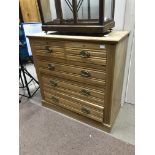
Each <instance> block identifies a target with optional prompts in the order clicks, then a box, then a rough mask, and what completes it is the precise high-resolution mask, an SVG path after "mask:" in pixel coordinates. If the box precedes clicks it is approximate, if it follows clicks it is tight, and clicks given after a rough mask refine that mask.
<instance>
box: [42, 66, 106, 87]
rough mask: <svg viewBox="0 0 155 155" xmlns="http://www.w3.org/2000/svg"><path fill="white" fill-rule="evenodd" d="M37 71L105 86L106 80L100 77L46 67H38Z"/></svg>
mask: <svg viewBox="0 0 155 155" xmlns="http://www.w3.org/2000/svg"><path fill="white" fill-rule="evenodd" d="M39 72H40V73H41V74H46V75H50V76H56V77H59V78H62V77H63V78H64V79H66V80H72V81H76V82H81V83H85V84H89V85H92V86H93V85H94V86H97V87H101V88H105V83H106V82H105V80H102V79H95V78H89V77H83V76H81V75H76V74H72V73H67V72H61V71H50V70H48V69H45V68H41V67H40V68H39Z"/></svg>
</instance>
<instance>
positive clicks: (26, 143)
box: [19, 102, 135, 155]
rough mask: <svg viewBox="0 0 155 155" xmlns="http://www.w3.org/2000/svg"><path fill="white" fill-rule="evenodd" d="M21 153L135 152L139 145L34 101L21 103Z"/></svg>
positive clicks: (113, 154) (94, 154)
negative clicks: (124, 140) (136, 146)
mask: <svg viewBox="0 0 155 155" xmlns="http://www.w3.org/2000/svg"><path fill="white" fill-rule="evenodd" d="M19 108H20V109H19V123H20V128H19V136H20V140H19V142H20V155H134V154H135V146H134V145H131V144H128V143H126V142H123V141H121V140H119V139H116V138H114V137H112V136H111V135H109V134H107V133H105V132H103V131H100V130H98V129H95V128H93V127H90V126H88V125H85V124H83V123H81V122H79V121H76V120H74V119H71V118H68V117H65V116H64V115H61V114H59V113H58V112H55V111H53V110H49V109H47V108H44V107H41V106H38V105H35V104H32V103H29V102H27V103H21V104H20V106H19Z"/></svg>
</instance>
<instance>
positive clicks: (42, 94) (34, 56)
mask: <svg viewBox="0 0 155 155" xmlns="http://www.w3.org/2000/svg"><path fill="white" fill-rule="evenodd" d="M29 40H30V45H31V49H32V55H33V61H34V66H35V68H36V72H37V77H38V80H39V86H40V92H41V96H42V98H43V99H44V98H45V96H44V92H43V84H42V80H41V75H40V72H39V66H38V64H37V61H38V60H37V57H36V55H35V52H34V51H35V49H34V46H33V41H34V40H33V39H29Z"/></svg>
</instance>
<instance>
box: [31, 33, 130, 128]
mask: <svg viewBox="0 0 155 155" xmlns="http://www.w3.org/2000/svg"><path fill="white" fill-rule="evenodd" d="M110 35H112V36H111V37H110V36H109V37H110V38H109V39H108V40H106V39H105V38H103V37H85V36H82V37H79V36H76V38H74V36H64V35H46V36H47V37H45V36H38V37H37V36H35V37H34V36H32V37H30V42H31V45H32V50H33V57H34V59H35V64H36V65H35V66H36V67H37V74H38V77H39V81H40V85H41V94H42V97H43V105H44V106H47V107H51V108H52V109H55V110H57V111H60V112H62V113H65V114H67V115H70V116H72V117H74V118H76V119H78V120H82V121H83V122H89V123H90V124H92V125H93V126H94V125H95V124H96V125H97V126H98V127H99V128H102V127H103V128H104V130H106V131H107V130H108V131H110V129H111V127H112V125H113V123H114V120H115V119H116V117H117V114H118V111H119V109H120V105H121V93H122V85H123V74H124V66H125V65H124V64H125V55H126V47H127V41H128V33H127V32H117V33H116V32H113V33H112V34H110ZM113 35H115V36H113ZM94 38H96V39H94ZM116 38H117V39H116ZM87 39H89V40H87ZM104 39H105V40H104ZM39 42H40V43H39ZM100 45H103V46H101V47H104V48H103V49H102V48H100ZM46 46H48V47H51V48H53V49H54V50H55V51H54V52H53V53H52V54H47V53H46V52H44V51H45V49H44V48H45V47H46ZM81 49H89V50H90V51H91V54H92V58H91V59H90V58H86V59H84V60H81V58H80V57H79V54H78V53H79V50H81ZM54 55H55V56H54ZM92 60H93V61H92ZM94 60H95V61H94ZM103 62H104V63H103ZM48 64H51V66H52V67H53V65H54V68H50V69H49V67H48V66H49V65H48ZM81 70H87V71H89V72H90V73H91V75H92V76H91V77H82V76H81V75H80V71H81ZM55 82H56V83H57V84H56V85H55ZM53 83H54V84H53ZM82 89H86V90H89V92H90V94H91V96H89V95H88V96H82V94H81V93H80V91H81V90H82ZM58 101H59V102H58ZM82 108H84V111H82ZM85 108H86V109H85ZM63 109H64V110H63ZM71 111H72V112H71ZM89 112H90V114H89ZM77 113H78V115H77ZM84 113H85V114H84ZM86 113H87V114H86ZM80 115H81V116H80ZM84 116H85V117H84ZM87 117H88V118H89V119H88V118H87ZM91 119H92V120H95V121H96V123H94V121H92V120H91ZM97 122H98V123H99V122H100V124H98V123H97ZM101 126H102V127H101Z"/></svg>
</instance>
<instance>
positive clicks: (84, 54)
mask: <svg viewBox="0 0 155 155" xmlns="http://www.w3.org/2000/svg"><path fill="white" fill-rule="evenodd" d="M80 56H81V58H89V57H90V53H89V52H88V51H81V52H80Z"/></svg>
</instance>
